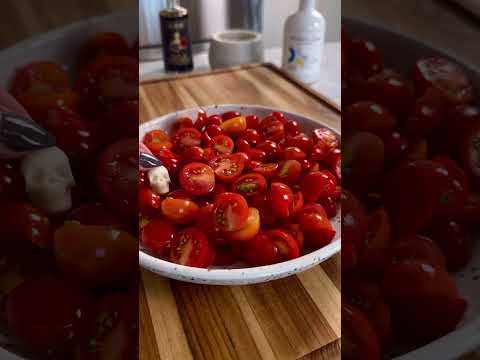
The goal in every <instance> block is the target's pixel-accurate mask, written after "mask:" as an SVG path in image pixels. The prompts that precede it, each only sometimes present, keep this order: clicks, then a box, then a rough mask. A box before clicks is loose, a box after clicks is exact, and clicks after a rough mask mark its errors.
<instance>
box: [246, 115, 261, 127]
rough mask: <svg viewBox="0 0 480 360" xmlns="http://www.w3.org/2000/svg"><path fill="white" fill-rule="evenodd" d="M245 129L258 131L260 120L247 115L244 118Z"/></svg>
mask: <svg viewBox="0 0 480 360" xmlns="http://www.w3.org/2000/svg"><path fill="white" fill-rule="evenodd" d="M246 120H247V128H249V129H258V127H259V126H260V118H259V117H258V116H257V115H249V116H247V117H246Z"/></svg>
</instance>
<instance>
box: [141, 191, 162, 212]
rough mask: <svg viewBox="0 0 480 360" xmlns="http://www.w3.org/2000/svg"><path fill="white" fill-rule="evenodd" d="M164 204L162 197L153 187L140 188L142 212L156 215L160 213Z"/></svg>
mask: <svg viewBox="0 0 480 360" xmlns="http://www.w3.org/2000/svg"><path fill="white" fill-rule="evenodd" d="M161 206H162V198H161V197H160V195H158V194H156V193H155V192H153V191H152V190H151V189H148V188H144V189H139V190H138V207H139V210H140V212H141V213H142V214H144V215H151V216H154V215H155V214H157V215H158V214H159V212H160V209H161Z"/></svg>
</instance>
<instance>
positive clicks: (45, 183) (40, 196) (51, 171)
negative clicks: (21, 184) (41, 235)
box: [21, 147, 75, 214]
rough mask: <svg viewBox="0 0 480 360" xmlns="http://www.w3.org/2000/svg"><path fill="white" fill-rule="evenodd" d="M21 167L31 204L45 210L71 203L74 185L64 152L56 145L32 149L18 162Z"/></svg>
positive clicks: (58, 209) (66, 207)
mask: <svg viewBox="0 0 480 360" xmlns="http://www.w3.org/2000/svg"><path fill="white" fill-rule="evenodd" d="M21 171H22V174H23V176H24V179H25V186H26V190H27V194H28V197H29V200H30V201H31V202H32V204H33V205H34V206H36V207H38V208H40V209H42V210H44V211H46V212H47V213H49V214H55V213H61V212H64V211H67V210H69V209H70V208H71V207H72V196H71V189H72V187H73V186H74V185H75V180H74V178H73V175H72V170H71V168H70V163H69V161H68V157H67V155H65V153H64V152H63V151H62V150H60V149H59V148H58V147H50V148H47V149H42V150H37V151H32V152H30V153H28V154H27V155H26V156H25V157H24V158H23V159H22V162H21Z"/></svg>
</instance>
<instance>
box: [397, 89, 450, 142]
mask: <svg viewBox="0 0 480 360" xmlns="http://www.w3.org/2000/svg"><path fill="white" fill-rule="evenodd" d="M445 113H446V107H445V101H444V100H443V98H442V97H441V96H440V95H438V92H436V91H432V90H429V91H427V92H426V93H425V94H424V95H423V96H422V97H421V98H420V99H419V100H417V102H416V103H415V106H414V107H413V113H412V115H411V116H410V117H409V118H408V119H407V122H406V132H407V133H408V134H409V136H411V137H414V138H415V137H417V138H418V137H422V136H427V135H430V134H431V133H432V132H434V131H436V130H437V129H438V128H439V127H440V126H441V125H442V122H443V121H444V117H445Z"/></svg>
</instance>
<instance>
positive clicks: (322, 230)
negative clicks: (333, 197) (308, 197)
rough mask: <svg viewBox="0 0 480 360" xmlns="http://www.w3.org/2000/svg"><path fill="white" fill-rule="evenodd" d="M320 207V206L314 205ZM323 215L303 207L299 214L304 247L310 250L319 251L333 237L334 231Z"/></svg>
mask: <svg viewBox="0 0 480 360" xmlns="http://www.w3.org/2000/svg"><path fill="white" fill-rule="evenodd" d="M315 205H318V206H320V207H321V205H320V204H315ZM322 210H323V213H322V212H320V211H316V210H314V209H313V208H312V209H309V208H306V207H304V208H303V211H302V213H301V214H300V225H301V227H302V230H303V233H304V235H305V245H306V246H307V247H309V248H311V249H320V248H322V247H324V246H326V245H328V244H329V243H330V242H331V241H332V240H333V238H334V236H335V230H334V229H333V227H332V224H331V223H330V221H329V220H328V218H327V216H326V213H325V210H324V209H323V208H322Z"/></svg>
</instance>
